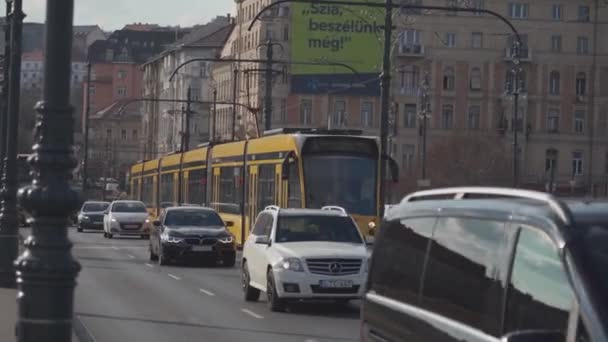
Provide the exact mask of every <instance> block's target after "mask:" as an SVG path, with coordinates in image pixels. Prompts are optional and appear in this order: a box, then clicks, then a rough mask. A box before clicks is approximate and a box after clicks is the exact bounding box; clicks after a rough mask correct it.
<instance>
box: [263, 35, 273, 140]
mask: <svg viewBox="0 0 608 342" xmlns="http://www.w3.org/2000/svg"><path fill="white" fill-rule="evenodd" d="M272 58H273V44H272V40H270V39H269V40H268V42H266V70H265V71H264V78H265V80H264V86H265V94H264V130H266V131H269V130H270V129H271V128H272Z"/></svg>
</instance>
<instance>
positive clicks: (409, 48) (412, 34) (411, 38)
mask: <svg viewBox="0 0 608 342" xmlns="http://www.w3.org/2000/svg"><path fill="white" fill-rule="evenodd" d="M399 50H400V52H401V53H421V52H422V43H421V40H420V31H418V30H405V31H403V32H402V33H401V36H400V39H399Z"/></svg>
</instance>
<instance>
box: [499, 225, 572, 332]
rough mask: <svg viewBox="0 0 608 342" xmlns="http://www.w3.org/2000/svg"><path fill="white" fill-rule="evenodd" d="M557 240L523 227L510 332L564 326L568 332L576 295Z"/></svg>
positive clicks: (512, 287) (511, 298) (509, 304)
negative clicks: (555, 243)
mask: <svg viewBox="0 0 608 342" xmlns="http://www.w3.org/2000/svg"><path fill="white" fill-rule="evenodd" d="M569 284H570V283H569V282H568V279H567V277H566V272H565V270H564V268H563V266H562V263H561V260H560V258H559V255H558V252H557V248H556V246H555V245H554V244H553V242H552V241H551V240H550V239H549V237H548V236H546V235H545V234H544V233H542V232H541V231H538V230H536V229H532V228H530V227H523V228H522V230H521V233H520V235H519V239H518V242H517V249H516V252H515V259H514V261H513V271H512V274H511V280H510V284H509V297H508V301H507V316H506V318H507V321H506V330H507V332H510V331H514V330H524V329H549V330H561V331H563V332H564V334H566V330H567V326H568V316H569V311H570V309H571V308H572V307H573V305H574V295H573V291H572V289H571V288H570V285H569Z"/></svg>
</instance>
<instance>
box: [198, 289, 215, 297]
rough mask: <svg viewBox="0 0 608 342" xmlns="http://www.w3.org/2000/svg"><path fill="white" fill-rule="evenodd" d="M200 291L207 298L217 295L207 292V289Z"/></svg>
mask: <svg viewBox="0 0 608 342" xmlns="http://www.w3.org/2000/svg"><path fill="white" fill-rule="evenodd" d="M199 291H201V292H202V293H204V294H206V295H207V296H211V297H213V296H215V293H213V292H211V291H207V290H205V289H199Z"/></svg>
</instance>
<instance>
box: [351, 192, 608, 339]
mask: <svg viewBox="0 0 608 342" xmlns="http://www.w3.org/2000/svg"><path fill="white" fill-rule="evenodd" d="M606 260H608V204H606V203H605V202H604V203H593V202H582V201H569V202H564V201H560V200H558V199H556V198H554V197H552V196H550V195H548V194H544V193H540V192H533V191H524V190H516V189H501V188H450V189H437V190H429V191H423V192H418V193H415V194H413V195H411V196H408V197H406V198H405V199H404V200H403V201H402V202H401V203H400V204H399V205H398V206H396V207H394V208H393V209H391V210H390V211H389V213H388V215H387V217H386V218H385V220H384V221H383V223H382V226H381V228H380V229H379V231H378V234H377V236H376V241H375V246H374V251H373V257H372V262H371V266H370V273H369V279H368V282H367V289H366V293H365V295H364V298H363V304H362V311H361V318H362V327H361V334H362V336H361V339H362V341H406V340H407V341H471V342H475V341H484V342H485V341H499V340H501V338H502V341H508V342H523V341H566V340H567V341H608V316H607V311H606V307H607V304H608V300H607V298H608V295H607V293H608V276H606V272H604V271H600V270H605V269H606V266H607V263H606ZM566 337H568V339H567V338H566Z"/></svg>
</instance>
